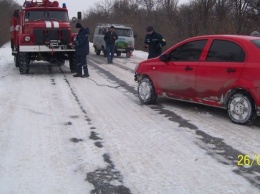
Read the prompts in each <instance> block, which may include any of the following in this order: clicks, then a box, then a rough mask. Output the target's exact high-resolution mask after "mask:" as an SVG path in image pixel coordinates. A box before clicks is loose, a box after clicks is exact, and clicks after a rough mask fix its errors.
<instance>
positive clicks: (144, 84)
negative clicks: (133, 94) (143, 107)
mask: <svg viewBox="0 0 260 194" xmlns="http://www.w3.org/2000/svg"><path fill="white" fill-rule="evenodd" d="M138 97H139V99H140V101H141V102H142V103H143V104H153V103H155V102H156V100H157V94H156V92H155V89H154V86H153V83H152V81H151V80H150V79H149V78H147V77H144V78H143V79H142V80H141V81H140V82H139V85H138Z"/></svg>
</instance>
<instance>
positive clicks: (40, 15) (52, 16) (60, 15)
mask: <svg viewBox="0 0 260 194" xmlns="http://www.w3.org/2000/svg"><path fill="white" fill-rule="evenodd" d="M35 20H55V21H64V22H68V21H69V17H68V14H67V12H65V11H50V10H49V11H46V10H45V11H28V12H26V14H25V21H35Z"/></svg>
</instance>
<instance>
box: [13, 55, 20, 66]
mask: <svg viewBox="0 0 260 194" xmlns="http://www.w3.org/2000/svg"><path fill="white" fill-rule="evenodd" d="M14 64H15V66H16V67H19V57H18V56H17V55H14Z"/></svg>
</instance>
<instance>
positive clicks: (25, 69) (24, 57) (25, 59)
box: [18, 53, 30, 74]
mask: <svg viewBox="0 0 260 194" xmlns="http://www.w3.org/2000/svg"><path fill="white" fill-rule="evenodd" d="M18 58H19V59H18V61H19V70H20V73H21V74H28V73H29V69H30V55H29V54H28V53H19V55H18Z"/></svg>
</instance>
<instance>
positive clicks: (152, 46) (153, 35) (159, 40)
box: [144, 26, 166, 59]
mask: <svg viewBox="0 0 260 194" xmlns="http://www.w3.org/2000/svg"><path fill="white" fill-rule="evenodd" d="M146 32H147V34H146V36H145V40H144V46H145V48H147V49H148V51H149V55H148V59H151V58H155V57H158V56H159V55H161V54H162V47H163V46H165V45H166V41H165V40H164V38H163V37H162V35H161V34H159V33H157V32H155V31H154V29H153V27H152V26H148V27H147V28H146Z"/></svg>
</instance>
